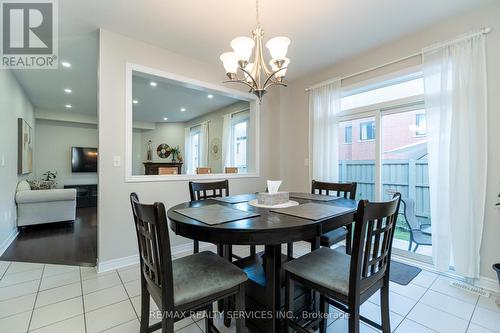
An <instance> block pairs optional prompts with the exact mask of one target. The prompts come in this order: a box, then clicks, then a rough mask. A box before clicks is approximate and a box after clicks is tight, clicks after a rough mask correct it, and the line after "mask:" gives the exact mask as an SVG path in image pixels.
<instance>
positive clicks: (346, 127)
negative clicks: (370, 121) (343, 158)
mask: <svg viewBox="0 0 500 333" xmlns="http://www.w3.org/2000/svg"><path fill="white" fill-rule="evenodd" d="M348 128H350V129H351V133H350V136H351V140H350V141H347V140H346V134H347V133H346V130H347V129H348ZM344 144H345V145H352V125H349V126H345V127H344Z"/></svg>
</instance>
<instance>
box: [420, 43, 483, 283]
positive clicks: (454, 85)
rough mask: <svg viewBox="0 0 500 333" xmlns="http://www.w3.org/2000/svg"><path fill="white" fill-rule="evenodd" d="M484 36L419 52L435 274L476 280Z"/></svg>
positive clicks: (480, 219) (480, 211)
mask: <svg viewBox="0 0 500 333" xmlns="http://www.w3.org/2000/svg"><path fill="white" fill-rule="evenodd" d="M485 38H486V37H485V35H483V34H471V35H469V36H462V37H461V38H458V39H457V40H455V41H454V42H453V41H452V42H448V43H446V44H443V45H435V46H432V47H430V48H427V49H424V50H423V52H422V53H423V65H424V87H425V109H426V117H427V138H428V141H427V149H428V160H429V185H430V199H431V200H430V201H431V223H432V243H433V244H432V252H433V259H434V264H435V265H436V268H437V269H439V270H441V271H448V270H449V268H450V267H451V266H453V268H454V270H455V272H456V273H458V274H460V275H462V276H464V277H468V278H477V277H478V276H479V263H480V256H479V250H480V247H481V238H482V232H483V219H484V212H485V197H486V169H487V135H488V134H487V106H486V104H487V101H486V60H485Z"/></svg>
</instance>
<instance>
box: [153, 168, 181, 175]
mask: <svg viewBox="0 0 500 333" xmlns="http://www.w3.org/2000/svg"><path fill="white" fill-rule="evenodd" d="M178 173H179V172H178V170H177V167H163V168H158V174H159V175H177V174H178Z"/></svg>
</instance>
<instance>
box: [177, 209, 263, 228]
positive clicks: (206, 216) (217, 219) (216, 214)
mask: <svg viewBox="0 0 500 333" xmlns="http://www.w3.org/2000/svg"><path fill="white" fill-rule="evenodd" d="M175 212H177V213H179V214H182V215H184V216H187V217H189V218H192V219H194V220H196V221H200V222H203V223H205V224H208V225H216V224H221V223H227V222H232V221H237V220H243V219H248V218H251V217H257V216H259V214H256V213H253V212H246V211H243V210H239V209H235V208H231V207H227V206H223V205H219V204H215V205H208V206H200V207H191V208H182V209H176V210H175Z"/></svg>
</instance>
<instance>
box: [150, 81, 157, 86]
mask: <svg viewBox="0 0 500 333" xmlns="http://www.w3.org/2000/svg"><path fill="white" fill-rule="evenodd" d="M149 85H150V86H151V87H156V86H157V83H156V82H154V81H151V82H149Z"/></svg>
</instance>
